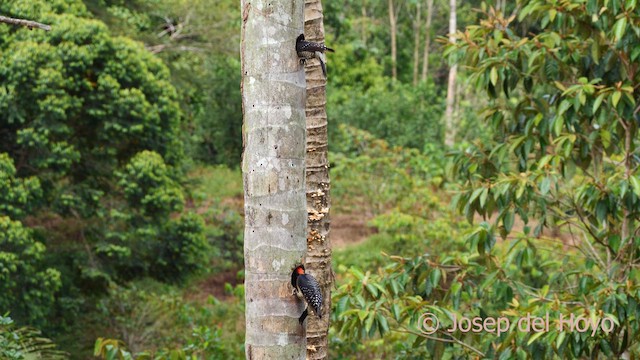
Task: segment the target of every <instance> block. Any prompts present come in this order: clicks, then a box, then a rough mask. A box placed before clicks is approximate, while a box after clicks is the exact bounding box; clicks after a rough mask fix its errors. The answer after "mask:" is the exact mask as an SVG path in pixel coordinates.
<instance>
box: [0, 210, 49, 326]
mask: <svg viewBox="0 0 640 360" xmlns="http://www.w3.org/2000/svg"><path fill="white" fill-rule="evenodd" d="M45 251H46V248H45V246H44V245H43V244H42V243H40V242H38V241H35V240H34V238H33V236H32V232H31V231H30V230H29V229H28V228H25V227H24V226H23V225H22V223H20V222H19V221H13V220H11V219H10V218H8V217H6V216H0V292H2V294H3V295H2V297H1V298H0V309H4V310H11V311H12V312H13V314H14V316H15V317H16V318H18V319H22V320H23V321H30V322H33V321H36V320H40V319H42V318H43V317H45V316H47V315H49V313H50V311H51V310H52V309H51V308H52V305H53V304H54V301H55V293H56V291H58V290H59V289H60V286H61V281H60V272H59V271H57V270H55V269H52V268H48V267H46V265H45V263H44V254H45ZM4 310H3V311H4Z"/></svg>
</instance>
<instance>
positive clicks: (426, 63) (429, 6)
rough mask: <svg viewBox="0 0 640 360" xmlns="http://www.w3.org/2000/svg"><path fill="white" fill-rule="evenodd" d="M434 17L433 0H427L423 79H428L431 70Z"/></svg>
mask: <svg viewBox="0 0 640 360" xmlns="http://www.w3.org/2000/svg"><path fill="white" fill-rule="evenodd" d="M432 18H433V0H427V23H426V25H425V31H424V33H425V35H424V55H423V56H422V81H427V72H428V71H429V46H430V45H431V19H432Z"/></svg>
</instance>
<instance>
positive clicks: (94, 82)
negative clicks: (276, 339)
mask: <svg viewBox="0 0 640 360" xmlns="http://www.w3.org/2000/svg"><path fill="white" fill-rule="evenodd" d="M0 13H2V14H6V15H10V16H16V17H28V18H32V19H37V20H39V21H44V22H46V23H48V24H51V25H52V30H51V31H48V32H44V31H38V32H35V31H33V32H32V31H29V30H28V29H22V28H11V27H6V26H3V27H0V52H2V54H3V56H2V57H0V79H1V80H2V83H1V85H0V153H2V154H3V155H1V157H0V168H1V169H3V170H4V171H3V172H2V173H0V189H2V190H3V193H2V195H0V215H8V216H9V217H11V218H12V219H22V218H25V217H27V216H28V219H29V222H28V224H29V226H30V227H32V228H34V231H33V232H32V231H31V230H29V229H25V228H23V227H22V224H20V223H16V222H15V221H13V220H8V218H7V220H6V221H5V226H6V227H7V230H11V232H9V233H7V234H10V235H11V234H14V235H11V236H12V237H8V238H7V239H8V240H6V241H11V242H16V241H18V239H21V238H23V239H25V240H20V242H21V243H24V244H30V243H33V244H35V245H32V247H33V249H35V250H34V251H32V253H31V255H33V256H35V260H33V261H34V262H36V261H39V262H42V261H44V260H43V259H44V247H43V245H42V244H46V245H47V246H48V247H49V250H50V251H49V254H50V255H51V256H50V258H49V259H47V261H50V263H51V264H52V267H56V268H57V269H58V270H59V272H60V273H62V274H65V276H63V277H60V273H58V272H55V274H57V275H56V276H53V275H54V273H53V272H49V273H46V272H43V274H46V275H47V276H49V277H50V278H51V280H47V279H40V280H41V281H40V282H41V285H42V286H45V287H47V290H46V291H44V290H43V291H42V294H41V298H42V299H43V300H42V301H45V300H46V302H47V306H49V307H52V304H53V303H54V298H53V293H54V289H58V288H60V286H61V284H60V282H63V284H62V285H63V287H64V289H65V291H64V292H65V296H70V297H73V296H78V295H79V292H80V291H78V288H81V289H82V290H84V291H87V292H89V293H96V292H100V291H104V290H105V289H106V285H107V284H108V282H109V281H112V280H127V279H131V278H134V277H136V276H147V275H150V274H153V276H155V277H157V278H159V279H163V280H175V279H179V278H182V277H183V276H185V275H186V274H188V273H190V272H192V271H195V270H196V269H199V268H201V267H202V265H203V264H204V263H206V262H207V260H208V259H207V257H206V256H202V255H201V254H200V252H202V251H206V249H208V244H207V243H206V239H205V238H204V228H203V227H204V225H203V223H202V221H201V220H200V219H198V218H197V216H196V215H194V214H186V215H183V216H180V217H178V216H173V217H171V215H172V214H173V213H175V212H178V211H181V210H182V208H183V206H184V195H183V190H182V186H181V184H180V181H181V177H182V173H183V165H184V149H183V144H182V141H181V131H180V128H181V119H182V113H181V111H180V107H179V104H178V102H177V100H178V96H177V92H176V90H175V88H174V86H173V85H172V83H171V78H170V73H169V70H168V69H167V67H166V66H165V65H164V64H163V63H162V61H161V60H159V59H158V58H157V57H155V56H154V55H152V54H151V53H150V52H149V51H147V50H146V49H145V48H144V47H143V46H142V44H140V43H138V42H135V41H133V40H131V39H129V38H126V37H115V36H112V35H111V34H110V32H109V30H108V29H107V27H106V26H105V25H104V24H103V23H102V22H100V21H98V20H95V19H90V18H89V17H90V16H91V15H90V13H89V12H88V11H87V10H86V8H85V7H84V5H83V3H82V2H81V1H40V0H38V1H22V0H17V1H11V2H4V3H2V4H0ZM13 164H15V166H14V165H13ZM7 187H9V188H13V190H12V191H6V192H5V191H4V190H6V189H7ZM3 219H4V218H3ZM45 219H51V220H52V221H44V220H45ZM25 224H26V222H25ZM32 233H33V237H34V238H36V239H38V240H40V241H41V242H42V244H41V243H40V242H34V241H33V240H31V239H32V238H31V236H32V235H31V234H32ZM15 234H17V235H15ZM10 235H6V236H10ZM52 244H55V245H52ZM25 246H26V245H25ZM30 246H31V245H30ZM36 250H37V251H36ZM37 269H38V268H37V267H36V266H35V265H33V270H29V271H31V272H33V273H36V270H37ZM50 270H51V269H50ZM38 271H39V270H38ZM52 271H53V270H52ZM21 276H22V275H21ZM43 276H44V275H42V276H41V278H42V277H43ZM32 277H33V280H30V278H31V277H30V276H28V275H27V276H25V277H20V278H18V277H14V278H12V282H11V283H10V285H8V286H11V287H12V288H13V287H15V288H16V289H24V290H25V291H31V290H30V289H32V288H33V289H37V286H33V287H30V286H27V284H30V281H39V280H38V278H37V277H36V276H32ZM34 291H35V290H34ZM14 293H15V294H16V295H15V296H16V297H12V300H11V302H12V303H14V304H32V306H34V307H44V305H42V306H41V305H40V304H39V303H38V301H40V300H38V301H36V300H34V301H29V298H28V296H27V295H28V294H27V293H24V294H23V293H20V292H14ZM74 294H75V295H74ZM65 301H66V300H65ZM72 302H73V301H72ZM3 305H5V304H3ZM58 305H60V304H58ZM51 310H55V309H53V308H51V309H47V311H35V310H34V311H31V312H30V313H29V319H28V321H32V322H33V321H35V320H36V319H38V318H42V317H44V316H46V315H47V313H49V311H51ZM62 311H65V310H64V309H63V310H62ZM76 311H77V309H76ZM14 314H15V316H17V317H18V318H19V319H22V317H23V314H22V313H19V312H14ZM50 323H56V322H50Z"/></svg>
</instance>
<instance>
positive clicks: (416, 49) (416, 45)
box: [413, 1, 421, 86]
mask: <svg viewBox="0 0 640 360" xmlns="http://www.w3.org/2000/svg"><path fill="white" fill-rule="evenodd" d="M420 25H421V24H420V1H418V2H417V3H416V23H415V25H414V27H413V38H414V42H413V86H416V85H418V67H419V66H420Z"/></svg>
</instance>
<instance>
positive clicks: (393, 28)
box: [389, 0, 398, 80]
mask: <svg viewBox="0 0 640 360" xmlns="http://www.w3.org/2000/svg"><path fill="white" fill-rule="evenodd" d="M389 25H390V26H391V77H392V78H393V80H397V79H398V70H397V66H396V64H397V62H398V55H397V46H396V31H397V25H396V13H395V11H394V9H393V0H389Z"/></svg>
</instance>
